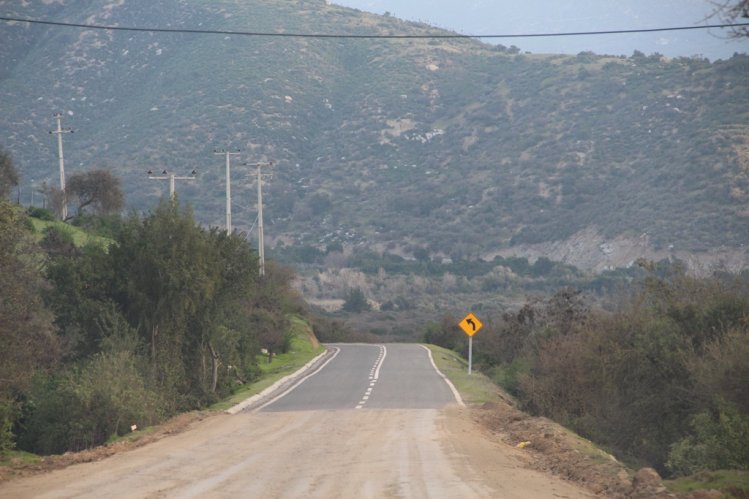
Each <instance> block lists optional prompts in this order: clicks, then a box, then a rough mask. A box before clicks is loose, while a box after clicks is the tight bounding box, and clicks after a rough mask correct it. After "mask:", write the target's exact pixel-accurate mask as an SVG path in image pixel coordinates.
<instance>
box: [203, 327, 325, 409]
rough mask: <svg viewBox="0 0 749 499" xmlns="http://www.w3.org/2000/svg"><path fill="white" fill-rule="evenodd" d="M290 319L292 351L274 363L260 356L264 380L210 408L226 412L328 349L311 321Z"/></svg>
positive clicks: (244, 388) (259, 363)
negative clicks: (319, 338) (313, 329)
mask: <svg viewBox="0 0 749 499" xmlns="http://www.w3.org/2000/svg"><path fill="white" fill-rule="evenodd" d="M290 319H291V332H292V338H291V347H290V348H289V351H288V352H286V353H282V354H279V355H276V356H275V357H273V361H272V362H270V363H269V362H268V357H266V356H264V355H262V356H260V355H259V356H258V358H257V360H258V366H259V367H260V371H261V372H262V375H261V376H260V379H259V380H257V381H256V382H254V383H250V384H248V385H245V386H243V387H242V388H240V389H239V390H238V391H237V392H236V393H234V395H232V396H231V397H229V398H227V399H226V400H222V401H221V402H218V403H216V404H213V405H212V406H211V407H210V408H209V410H211V411H225V410H227V409H229V408H230V407H233V406H235V405H237V404H238V403H240V402H242V401H243V400H245V399H247V398H249V397H252V396H253V395H256V394H258V393H260V392H262V391H263V390H265V389H266V388H268V387H269V386H271V385H272V384H273V383H275V382H276V381H278V380H279V379H281V378H283V377H284V376H288V375H289V374H291V373H293V372H294V371H296V370H298V369H299V368H301V367H302V366H304V365H305V364H307V363H308V362H309V361H310V360H312V359H314V358H315V357H317V356H318V355H319V354H321V353H322V352H323V351H324V350H325V347H323V346H321V345H320V343H319V342H318V341H317V339H315V337H314V335H313V334H312V329H311V328H310V325H309V323H307V321H305V320H304V319H302V318H301V317H298V316H292V317H291V318H290Z"/></svg>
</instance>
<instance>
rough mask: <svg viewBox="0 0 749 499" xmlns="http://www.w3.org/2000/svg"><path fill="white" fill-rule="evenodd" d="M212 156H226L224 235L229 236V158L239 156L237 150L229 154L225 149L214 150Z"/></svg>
mask: <svg viewBox="0 0 749 499" xmlns="http://www.w3.org/2000/svg"><path fill="white" fill-rule="evenodd" d="M213 154H221V155H223V156H226V233H227V234H228V235H231V157H232V156H239V149H237V150H236V151H235V152H229V151H227V150H225V149H214V150H213Z"/></svg>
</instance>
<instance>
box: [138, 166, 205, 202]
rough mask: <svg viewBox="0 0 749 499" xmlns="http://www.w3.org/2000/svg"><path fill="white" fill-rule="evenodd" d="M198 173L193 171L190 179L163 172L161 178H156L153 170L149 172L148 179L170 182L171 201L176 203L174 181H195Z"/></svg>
mask: <svg viewBox="0 0 749 499" xmlns="http://www.w3.org/2000/svg"><path fill="white" fill-rule="evenodd" d="M197 174H198V172H196V171H195V170H193V171H192V172H191V173H190V175H191V176H190V177H177V176H176V175H175V174H174V172H168V171H166V170H164V171H163V172H161V175H162V176H161V177H154V176H153V172H152V171H151V170H148V178H149V179H150V180H168V181H169V199H170V200H172V201H174V195H175V189H174V181H175V180H195V178H196V175H197Z"/></svg>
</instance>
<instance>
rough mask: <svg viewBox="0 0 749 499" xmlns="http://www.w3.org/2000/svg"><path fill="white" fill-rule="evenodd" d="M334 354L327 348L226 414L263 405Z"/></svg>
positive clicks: (231, 408) (332, 350)
mask: <svg viewBox="0 0 749 499" xmlns="http://www.w3.org/2000/svg"><path fill="white" fill-rule="evenodd" d="M334 352H335V350H334V349H331V348H328V347H325V351H324V352H322V353H321V354H320V355H318V356H317V357H315V358H314V359H312V360H310V361H309V362H307V363H306V364H305V365H304V366H302V367H301V368H299V369H298V370H297V371H295V372H293V373H291V374H289V375H288V376H284V377H283V378H281V379H279V380H278V381H276V382H275V383H273V384H272V385H270V386H269V387H268V388H266V389H265V390H263V391H262V392H260V393H256V394H255V395H253V396H251V397H249V398H247V399H245V400H243V401H242V402H240V403H238V404H237V405H235V406H233V407H230V408H229V409H227V410H226V411H225V412H226V413H227V414H237V413H238V412H241V411H243V410H245V409H248V408H250V407H254V406H258V405H260V404H261V403H263V402H265V401H266V400H267V399H269V398H271V396H272V395H275V394H276V393H277V392H279V391H281V390H284V389H286V388H287V387H288V386H290V385H291V384H293V383H295V382H296V381H297V380H298V379H300V378H302V377H303V376H304V375H305V374H307V372H308V371H311V370H313V369H314V368H315V367H317V366H318V365H319V364H321V363H322V362H324V361H325V360H327V358H328V357H330V356H331V355H333V353H334Z"/></svg>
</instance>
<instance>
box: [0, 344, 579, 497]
mask: <svg viewBox="0 0 749 499" xmlns="http://www.w3.org/2000/svg"><path fill="white" fill-rule="evenodd" d="M334 348H335V349H336V350H337V353H336V355H335V356H334V357H333V358H332V359H331V360H329V361H328V362H327V364H325V366H324V367H323V368H322V369H320V370H319V371H318V372H316V373H315V374H314V375H312V376H309V377H308V378H306V379H305V380H304V381H303V382H301V383H299V384H297V385H296V386H295V387H294V388H293V389H292V390H291V391H289V392H288V393H286V394H282V396H280V397H277V398H276V399H275V400H271V401H270V403H267V404H266V405H264V406H260V407H259V408H256V409H253V410H247V411H242V412H239V413H238V414H235V415H228V414H222V415H218V416H214V417H210V418H208V419H206V420H204V421H201V422H199V423H198V424H196V425H194V426H193V427H192V428H190V429H189V430H187V431H185V432H184V433H180V434H178V435H175V436H171V437H168V438H165V439H163V440H160V441H157V442H155V443H152V444H149V445H146V446H144V447H140V448H137V449H134V450H131V451H127V452H122V453H120V454H116V455H114V456H112V457H110V458H107V459H104V460H102V461H99V462H95V463H86V464H79V465H74V466H70V467H68V468H65V469H63V470H58V471H54V472H50V473H46V474H43V475H38V476H34V477H29V478H22V479H17V480H14V481H10V482H7V483H4V484H1V485H0V497H8V498H11V497H13V498H15V497H43V498H57V497H82V498H101V497H128V498H131V497H149V498H151V497H154V498H155V497H179V498H190V497H201V498H203V497H248V498H254V497H262V498H311V497H313V498H317V497H319V498H380V497H384V498H396V497H404V498H410V497H419V498H421V497H430V498H446V499H448V498H449V499H455V498H473V497H480V498H484V497H486V498H546V497H548V498H560V497H562V498H565V497H566V498H576V497H591V496H590V495H589V494H587V493H586V492H584V491H583V490H581V489H578V488H576V487H574V486H573V485H570V484H568V483H566V482H563V481H561V480H559V479H557V478H554V477H551V476H548V475H544V474H542V473H539V472H535V471H531V470H528V469H526V468H525V467H524V465H523V462H522V460H521V459H520V456H519V454H518V453H519V451H518V450H517V449H514V448H512V447H508V446H506V445H504V444H501V443H498V442H496V441H493V440H492V439H491V438H488V437H487V435H485V434H484V433H483V432H482V430H481V429H480V428H478V427H477V425H476V424H475V423H474V422H473V421H472V420H471V419H470V415H469V413H468V410H467V409H465V408H464V407H461V406H460V404H459V403H458V402H457V399H456V396H455V394H454V393H453V391H452V390H451V388H450V386H449V385H448V384H447V383H446V381H445V380H444V379H443V378H442V377H441V376H440V374H439V373H438V372H437V371H436V368H435V367H434V366H433V364H432V363H431V361H430V358H429V354H428V351H427V350H426V349H425V348H424V347H421V346H419V345H400V344H398V345H335V346H334Z"/></svg>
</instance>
